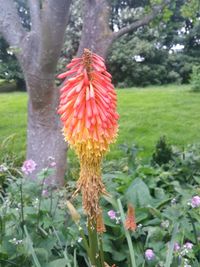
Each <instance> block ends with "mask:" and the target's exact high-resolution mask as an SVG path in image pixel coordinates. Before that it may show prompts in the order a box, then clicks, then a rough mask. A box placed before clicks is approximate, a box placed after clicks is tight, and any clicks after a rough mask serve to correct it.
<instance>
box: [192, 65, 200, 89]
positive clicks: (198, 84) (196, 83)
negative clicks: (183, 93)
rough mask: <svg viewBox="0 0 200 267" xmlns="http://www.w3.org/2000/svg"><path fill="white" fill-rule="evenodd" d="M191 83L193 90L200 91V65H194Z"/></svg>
mask: <svg viewBox="0 0 200 267" xmlns="http://www.w3.org/2000/svg"><path fill="white" fill-rule="evenodd" d="M190 83H191V89H192V90H193V91H195V92H200V65H197V66H193V68H192V74H191V80H190Z"/></svg>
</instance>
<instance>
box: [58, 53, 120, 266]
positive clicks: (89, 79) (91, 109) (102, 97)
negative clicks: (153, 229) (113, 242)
mask: <svg viewBox="0 0 200 267" xmlns="http://www.w3.org/2000/svg"><path fill="white" fill-rule="evenodd" d="M67 68H68V69H69V70H68V71H66V72H64V73H62V74H60V75H59V76H58V78H60V79H65V81H64V83H63V86H62V88H61V95H60V105H59V109H58V113H59V114H60V116H61V121H62V122H63V134H64V137H65V140H66V141H67V142H68V143H69V144H70V146H71V147H72V148H73V149H74V150H75V152H76V154H77V156H78V158H79V160H80V176H79V179H78V182H77V190H76V191H75V193H74V195H76V194H77V193H78V192H79V191H80V192H81V193H82V202H83V208H84V210H85V212H86V214H87V216H88V222H87V223H88V237H89V246H90V249H91V253H90V260H91V263H92V265H94V266H104V262H102V261H103V256H102V251H101V250H102V243H99V240H98V238H97V237H98V232H99V234H100V235H101V234H102V233H103V232H104V231H105V227H104V224H103V219H102V211H101V208H100V205H99V198H100V196H101V195H102V194H107V192H106V188H105V186H104V184H103V182H102V177H101V162H102V158H103V156H104V155H105V153H106V152H107V151H108V150H109V145H110V144H111V143H113V142H115V140H116V137H117V132H118V123H117V121H118V118H119V115H118V114H117V112H116V92H115V90H114V86H113V85H112V83H111V75H110V74H109V73H108V72H107V71H106V67H105V63H104V59H103V58H102V57H100V56H98V55H97V54H94V53H92V52H91V51H90V50H88V49H84V53H83V55H82V57H80V58H74V59H72V61H71V63H69V64H68V65H67ZM100 232H101V233H100ZM100 240H101V238H100ZM93 250H95V251H93ZM93 252H94V253H95V255H92V254H94V253H93Z"/></svg>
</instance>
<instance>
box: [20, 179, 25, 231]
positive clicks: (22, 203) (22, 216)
mask: <svg viewBox="0 0 200 267" xmlns="http://www.w3.org/2000/svg"><path fill="white" fill-rule="evenodd" d="M20 201H21V220H22V232H23V231H24V228H23V226H24V202H23V191H22V180H21V183H20Z"/></svg>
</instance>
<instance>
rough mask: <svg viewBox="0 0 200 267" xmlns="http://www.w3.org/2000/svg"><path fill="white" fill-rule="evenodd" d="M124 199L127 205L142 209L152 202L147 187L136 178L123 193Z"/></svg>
mask: <svg viewBox="0 0 200 267" xmlns="http://www.w3.org/2000/svg"><path fill="white" fill-rule="evenodd" d="M125 198H126V201H127V202H128V203H129V202H130V203H132V204H133V205H134V206H135V207H144V206H147V205H149V204H152V202H153V198H152V197H151V195H150V192H149V189H148V187H147V185H146V184H145V183H144V182H143V181H142V180H141V179H140V178H136V179H135V180H134V181H133V182H132V183H131V185H130V186H129V188H128V189H127V191H126V193H125Z"/></svg>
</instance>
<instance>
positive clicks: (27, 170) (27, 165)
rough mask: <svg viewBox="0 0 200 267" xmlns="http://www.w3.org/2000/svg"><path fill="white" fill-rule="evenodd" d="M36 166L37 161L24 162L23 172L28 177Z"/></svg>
mask: <svg viewBox="0 0 200 267" xmlns="http://www.w3.org/2000/svg"><path fill="white" fill-rule="evenodd" d="M36 166H37V164H36V163H35V161H33V160H32V159H28V160H25V161H24V163H23V166H22V168H21V170H22V171H23V173H25V174H26V175H28V174H31V173H32V172H33V171H34V170H35V168H36Z"/></svg>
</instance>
